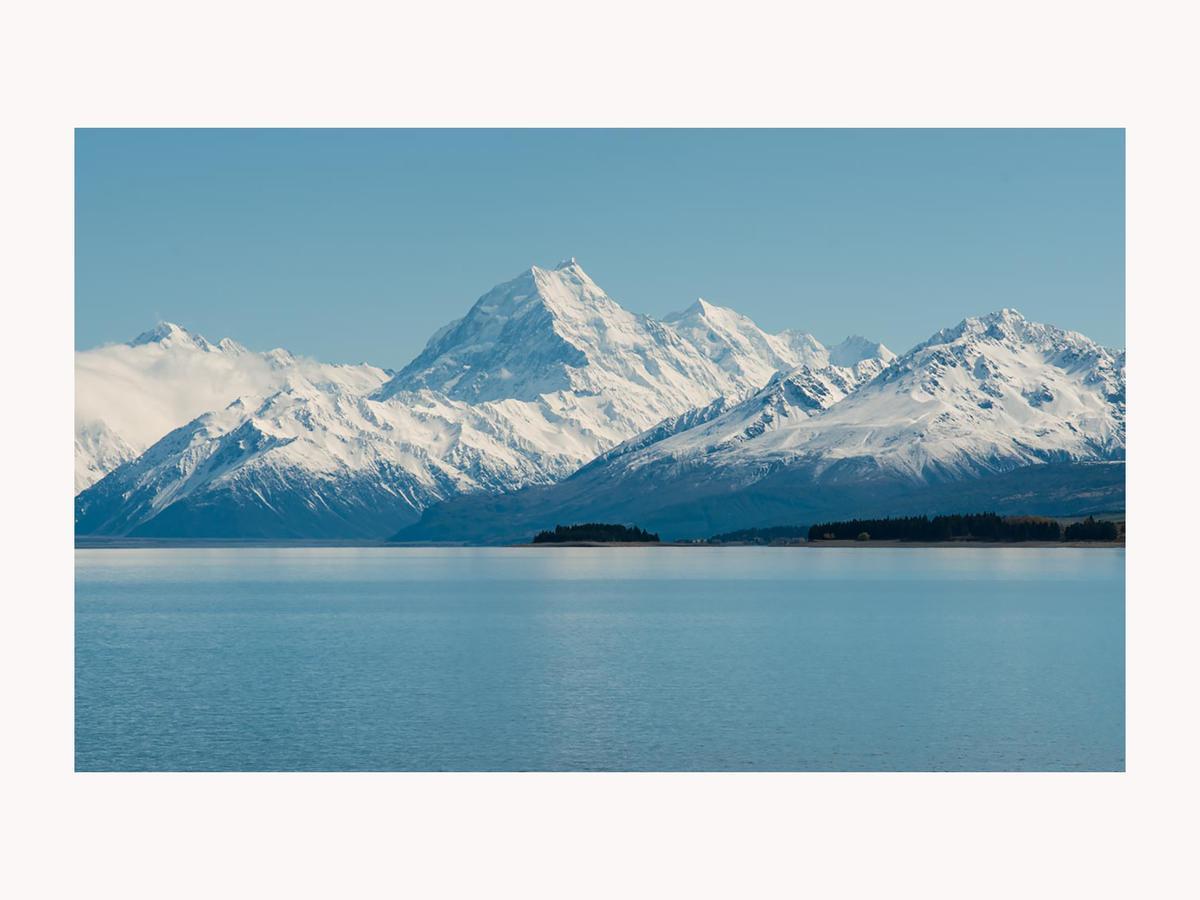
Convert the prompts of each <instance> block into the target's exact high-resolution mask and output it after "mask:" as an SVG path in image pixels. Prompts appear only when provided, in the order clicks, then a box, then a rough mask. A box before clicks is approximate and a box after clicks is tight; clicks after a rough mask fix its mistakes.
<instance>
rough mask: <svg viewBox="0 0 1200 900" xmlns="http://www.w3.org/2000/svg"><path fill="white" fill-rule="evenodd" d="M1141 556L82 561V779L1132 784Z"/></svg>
mask: <svg viewBox="0 0 1200 900" xmlns="http://www.w3.org/2000/svg"><path fill="white" fill-rule="evenodd" d="M1124 565H1125V560H1124V553H1123V551H1121V550H1112V549H1104V550H1100V549H1070V548H1061V547H1056V548H1049V549H1032V548H1011V549H1009V548H986V549H963V548H948V549H924V548H923V549H911V548H894V549H883V548H870V549H865V548H847V549H835V548H821V549H813V548H733V547H731V548H695V549H692V548H642V549H631V548H562V547H548V548H532V547H531V548H496V549H411V548H407V549H399V548H359V549H354V548H336V549H335V548H304V549H290V548H288V549H269V548H244V549H207V548H196V549H122V550H118V549H101V550H77V551H76V635H75V637H76V673H75V686H76V712H75V716H76V719H75V722H76V726H75V727H76V767H77V769H79V770H142V769H167V770H194V769H199V770H210V769H211V770H229V769H235V770H236V769H247V770H351V769H353V770H441V769H449V770H530V769H532V770H1122V769H1123V768H1124V765H1125V749H1124V728H1125V718H1124V706H1125V672H1124V636H1125V635H1124V628H1125V620H1124V577H1125V571H1124Z"/></svg>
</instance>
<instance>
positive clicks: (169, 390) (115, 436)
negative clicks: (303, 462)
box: [75, 322, 389, 493]
mask: <svg viewBox="0 0 1200 900" xmlns="http://www.w3.org/2000/svg"><path fill="white" fill-rule="evenodd" d="M296 373H299V374H302V375H303V376H304V377H306V378H308V379H311V380H312V381H313V382H314V383H317V384H330V385H337V386H338V387H339V388H341V389H344V390H347V391H350V392H360V393H369V392H371V391H373V390H376V389H377V388H378V387H379V386H380V385H381V384H382V383H383V382H384V381H386V380H387V378H388V377H389V373H387V372H386V371H384V370H383V369H377V368H375V367H374V366H368V365H365V364H364V365H357V366H336V365H328V364H324V363H318V362H314V361H312V360H308V359H304V358H301V357H295V356H292V355H291V354H290V353H288V352H287V351H286V350H272V351H270V352H268V353H254V352H252V351H250V350H247V349H246V348H245V347H243V346H241V345H240V344H238V343H236V342H234V341H231V340H230V339H228V338H225V339H224V340H222V341H219V342H217V343H212V342H210V341H208V340H205V339H204V338H203V337H201V336H199V335H197V334H193V333H191V332H189V331H187V330H186V329H184V328H181V327H179V326H178V325H174V324H172V323H170V322H163V323H160V324H159V325H158V326H157V327H156V328H154V329H152V330H150V331H147V332H145V333H143V334H140V335H138V336H137V337H136V338H134V339H133V340H132V341H130V342H129V343H127V344H113V345H109V346H105V347H98V348H96V349H94V350H85V351H81V352H78V353H76V354H75V492H76V493H78V492H79V491H81V490H83V489H84V488H86V487H88V486H89V485H91V484H93V483H95V482H96V481H98V480H99V479H100V478H102V477H103V476H104V475H105V474H107V473H108V472H110V471H111V470H112V469H114V468H116V467H117V466H118V465H119V464H120V463H122V462H126V461H128V460H130V459H133V458H135V457H136V456H137V455H138V454H140V453H141V452H142V451H143V450H145V449H146V448H147V447H148V446H150V444H152V443H153V442H155V441H157V440H158V439H159V438H161V437H162V436H163V435H165V434H166V433H167V432H169V431H171V430H172V429H174V428H178V427H179V426H180V425H183V424H185V423H186V422H188V421H190V420H191V419H193V418H195V417H196V416H198V415H200V414H202V413H204V412H208V411H211V410H217V409H222V408H223V407H225V406H226V405H227V404H228V403H229V402H230V401H232V400H234V399H236V398H238V397H243V396H258V397H261V396H265V395H266V394H268V393H270V392H271V391H274V390H276V389H277V388H278V387H279V386H280V385H282V384H283V383H284V382H285V381H286V379H287V378H288V377H289V376H290V375H292V374H296Z"/></svg>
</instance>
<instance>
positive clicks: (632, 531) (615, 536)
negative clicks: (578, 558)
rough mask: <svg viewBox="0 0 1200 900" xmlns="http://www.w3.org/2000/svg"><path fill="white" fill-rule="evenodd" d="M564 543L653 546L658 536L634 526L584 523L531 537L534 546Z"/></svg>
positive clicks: (558, 526)
mask: <svg viewBox="0 0 1200 900" xmlns="http://www.w3.org/2000/svg"><path fill="white" fill-rule="evenodd" d="M566 541H600V542H603V543H636V544H654V543H658V535H657V534H651V533H650V532H649V531H646V530H645V529H644V528H638V527H637V526H636V525H611V524H609V523H607V522H585V523H583V524H582V525H555V526H554V530H553V531H539V532H538V533H537V534H535V535H534V536H533V542H534V543H535V544H561V543H564V542H566Z"/></svg>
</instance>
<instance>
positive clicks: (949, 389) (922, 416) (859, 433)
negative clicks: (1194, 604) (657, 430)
mask: <svg viewBox="0 0 1200 900" xmlns="http://www.w3.org/2000/svg"><path fill="white" fill-rule="evenodd" d="M881 362H882V360H880V359H878V358H875V359H867V360H863V361H861V362H859V363H857V364H856V366H855V368H854V369H851V370H846V369H841V368H838V367H830V368H828V369H825V370H813V369H812V368H810V367H801V368H799V369H797V370H794V371H793V372H791V373H789V374H788V375H787V376H780V377H778V378H777V379H775V380H774V381H773V382H772V383H771V384H769V385H768V386H767V387H766V388H764V390H763V391H762V392H760V395H757V396H755V397H752V398H750V399H749V400H747V401H746V402H745V403H743V404H741V405H739V406H737V407H734V408H733V409H731V410H729V411H728V412H726V413H724V414H723V415H722V416H720V417H719V418H716V419H714V420H713V421H712V422H709V423H707V424H706V425H704V426H703V427H701V428H694V429H690V430H688V431H685V432H682V433H680V434H677V435H674V436H672V437H671V438H669V439H667V440H664V441H661V442H658V443H656V444H654V445H652V446H651V447H648V448H646V450H645V451H644V452H643V455H642V456H641V457H640V458H638V459H633V458H630V459H628V460H627V465H630V466H637V465H644V464H646V463H647V462H649V461H650V460H657V459H666V458H670V459H674V460H676V461H679V462H686V461H692V460H694V459H696V458H697V457H704V458H705V460H706V463H707V464H709V465H713V466H718V467H726V466H732V467H739V466H755V467H759V466H762V465H764V464H773V463H777V462H790V461H792V460H796V459H805V460H808V461H810V462H811V463H812V464H813V465H814V466H815V467H816V468H817V470H818V471H820V470H823V469H825V468H828V467H830V466H832V465H834V464H836V463H839V462H843V461H848V460H855V461H859V462H866V463H869V464H870V465H871V466H878V467H880V468H883V469H889V470H892V471H895V472H898V473H901V474H904V475H906V476H908V477H911V478H914V479H929V478H936V477H945V476H953V475H964V474H979V473H983V472H994V471H1001V470H1004V469H1010V468H1015V467H1017V466H1020V465H1029V464H1036V463H1042V462H1048V461H1053V460H1063V461H1067V460H1071V461H1081V460H1095V459H1116V458H1122V457H1123V455H1124V448H1125V396H1124V385H1125V357H1124V353H1116V352H1113V351H1110V350H1107V349H1105V348H1103V347H1100V346H1099V345H1097V344H1095V343H1094V342H1093V341H1091V340H1089V339H1088V338H1086V337H1084V336H1083V335H1081V334H1077V333H1075V332H1068V331H1062V330H1060V329H1058V328H1054V327H1053V326H1048V325H1041V324H1038V323H1034V322H1028V321H1026V320H1025V319H1024V318H1023V317H1022V316H1021V315H1020V314H1019V313H1017V312H1016V311H1014V310H1011V309H1005V310H1001V311H1000V312H996V313H993V314H991V315H988V316H983V317H981V318H970V319H966V320H964V321H963V322H961V323H959V324H958V325H957V326H955V327H954V328H950V329H946V330H943V331H940V332H938V333H937V334H935V335H934V336H933V337H931V338H930V339H929V340H928V341H925V342H924V343H922V344H920V345H918V346H917V347H915V348H913V349H912V350H911V351H909V352H908V353H906V354H905V355H904V356H903V357H901V358H899V359H897V360H895V361H894V362H892V363H891V365H889V366H887V367H886V368H885V367H884V366H882V365H881ZM876 376H878V377H876ZM864 381H868V382H869V383H868V384H866V385H865V386H864V387H862V389H861V390H856V388H857V387H858V386H859V385H860V384H862V383H863V382H864ZM760 408H761V410H762V415H759V410H760Z"/></svg>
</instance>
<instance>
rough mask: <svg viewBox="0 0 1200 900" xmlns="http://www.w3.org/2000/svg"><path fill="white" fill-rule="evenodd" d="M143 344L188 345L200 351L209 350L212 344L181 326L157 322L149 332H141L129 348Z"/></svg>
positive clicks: (130, 343)
mask: <svg viewBox="0 0 1200 900" xmlns="http://www.w3.org/2000/svg"><path fill="white" fill-rule="evenodd" d="M145 344H163V345H164V346H167V345H179V344H184V345H190V346H193V347H197V348H199V349H201V350H211V349H212V344H210V343H209V342H208V341H207V340H205V339H204V338H202V337H201V336H200V335H198V334H193V333H192V332H190V331H188V330H187V329H186V328H184V327H183V326H182V325H176V324H175V323H174V322H165V321H164V322H159V323H158V324H157V325H155V326H154V327H153V328H151V329H150V330H149V331H143V332H142V333H141V334H139V335H138V336H137V337H135V338H134V339H133V340H132V341H130V342H129V346H130V347H141V346H143V345H145Z"/></svg>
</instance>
